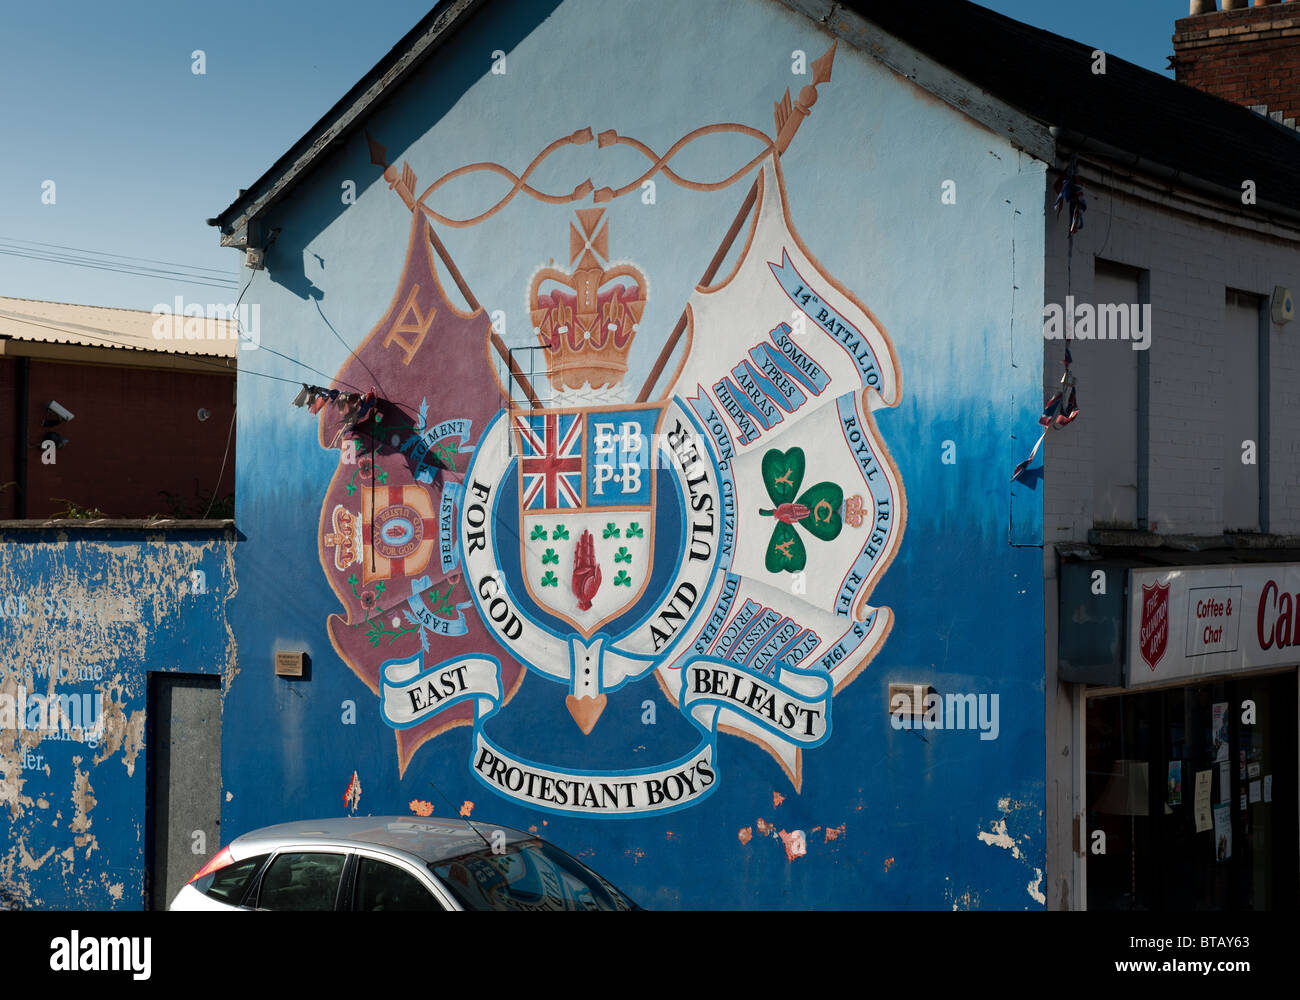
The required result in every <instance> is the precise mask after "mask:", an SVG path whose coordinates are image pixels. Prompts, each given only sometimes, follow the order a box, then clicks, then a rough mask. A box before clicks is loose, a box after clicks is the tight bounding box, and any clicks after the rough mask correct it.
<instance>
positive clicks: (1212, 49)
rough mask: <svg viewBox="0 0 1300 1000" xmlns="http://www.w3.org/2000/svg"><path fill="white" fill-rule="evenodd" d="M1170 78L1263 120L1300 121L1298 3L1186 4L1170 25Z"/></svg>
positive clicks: (1232, 0) (1205, 0) (1199, 0)
mask: <svg viewBox="0 0 1300 1000" xmlns="http://www.w3.org/2000/svg"><path fill="white" fill-rule="evenodd" d="M1169 63H1170V66H1171V67H1173V70H1174V78H1175V79H1176V80H1177V81H1178V82H1179V83H1185V84H1187V85H1188V86H1191V87H1195V88H1196V89H1197V90H1203V91H1205V92H1206V93H1209V94H1215V95H1216V96H1218V97H1222V98H1224V99H1225V100H1229V101H1232V102H1234V103H1235V104H1242V105H1245V106H1246V107H1248V108H1250V109H1252V110H1253V111H1258V112H1259V113H1261V114H1265V115H1268V116H1269V117H1270V118H1272V119H1273V120H1274V121H1279V122H1282V123H1283V124H1284V125H1287V126H1289V127H1291V128H1295V127H1296V122H1297V121H1298V120H1300V0H1287V2H1286V3H1282V2H1281V0H1254V6H1253V7H1248V6H1247V0H1223V10H1216V9H1215V7H1214V0H1191V14H1190V16H1188V17H1184V18H1182V19H1180V20H1178V21H1176V22H1174V55H1173V57H1172V58H1171V59H1170V60H1169Z"/></svg>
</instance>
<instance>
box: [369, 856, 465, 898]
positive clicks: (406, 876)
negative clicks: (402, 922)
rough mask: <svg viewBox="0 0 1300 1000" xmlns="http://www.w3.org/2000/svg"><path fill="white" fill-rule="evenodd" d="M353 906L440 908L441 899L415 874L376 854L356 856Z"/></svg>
mask: <svg viewBox="0 0 1300 1000" xmlns="http://www.w3.org/2000/svg"><path fill="white" fill-rule="evenodd" d="M352 898H353V903H352V908H353V909H355V910H395V911H417V910H441V909H444V907H443V906H442V904H441V903H439V902H438V900H437V899H435V898H434V896H433V894H432V893H431V892H430V891H429V890H428V889H427V888H425V886H424V885H423V884H422V883H421V882H420V880H419V879H418V878H416V877H415V876H414V875H412V874H411V873H410V872H408V871H406V870H405V869H403V868H398V867H397V866H396V865H390V864H388V863H387V862H386V861H380V860H379V859H378V858H367V857H364V856H363V857H359V858H357V875H356V890H355V892H354V894H353V897H352Z"/></svg>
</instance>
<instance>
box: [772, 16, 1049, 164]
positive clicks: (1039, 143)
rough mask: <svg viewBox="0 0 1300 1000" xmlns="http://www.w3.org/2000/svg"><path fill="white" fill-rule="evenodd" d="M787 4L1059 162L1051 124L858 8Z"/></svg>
mask: <svg viewBox="0 0 1300 1000" xmlns="http://www.w3.org/2000/svg"><path fill="white" fill-rule="evenodd" d="M781 3H783V4H784V5H785V6H787V7H789V8H790V9H791V10H793V11H795V12H797V13H799V14H802V15H804V16H805V17H807V18H809V19H810V20H812V21H815V22H817V24H818V25H820V26H821V27H822V28H824V29H825V30H827V31H829V32H830V33H831V34H832V35H834V36H835V37H836V38H842V39H843V40H844V41H845V42H847V43H848V44H849V45H852V46H853V47H854V48H855V49H858V50H859V51H861V52H863V53H865V54H866V55H868V56H870V57H871V58H873V59H875V60H876V61H877V62H880V63H882V64H883V65H885V66H886V67H888V68H889V69H891V70H893V71H894V72H895V73H897V74H898V75H899V76H901V77H903V78H905V79H907V80H910V81H911V82H912V83H914V84H915V85H916V86H918V87H920V88H921V89H922V90H925V91H927V92H928V93H930V94H933V95H934V96H935V97H937V98H939V99H940V100H941V101H943V102H944V103H945V104H947V105H949V106H950V107H951V108H952V109H953V110H954V111H957V112H959V113H961V114H963V115H965V116H966V117H967V118H970V119H971V120H972V121H975V122H977V123H979V124H980V125H983V126H984V127H985V128H987V129H989V130H990V131H992V132H995V133H996V134H998V135H1000V136H1002V137H1003V138H1004V139H1006V141H1007V142H1009V143H1010V144H1011V145H1013V146H1015V147H1016V148H1017V149H1020V150H1023V151H1024V152H1026V153H1028V154H1029V155H1030V156H1032V157H1034V158H1035V159H1037V160H1041V161H1042V162H1044V163H1046V164H1048V165H1049V166H1050V165H1051V164H1052V163H1053V162H1054V160H1055V157H1056V141H1055V139H1054V137H1053V136H1052V134H1051V131H1050V130H1049V129H1048V127H1047V125H1046V124H1044V123H1043V122H1041V121H1039V120H1038V119H1036V118H1034V117H1032V116H1030V115H1027V114H1026V113H1025V112H1023V111H1021V110H1020V109H1019V108H1017V107H1015V106H1013V105H1011V104H1007V103H1006V102H1005V101H1003V100H1001V99H1000V98H997V97H994V96H993V95H992V94H990V93H988V92H987V91H985V90H982V89H981V88H980V87H979V86H977V85H976V84H974V83H972V82H971V81H970V80H968V79H966V78H965V77H964V76H961V75H960V74H958V73H955V72H953V71H952V70H951V69H949V68H948V67H946V66H944V65H943V64H942V63H940V62H938V61H936V60H934V59H931V58H930V57H929V56H927V55H925V54H924V53H922V52H921V51H920V50H918V49H915V48H913V47H912V46H910V45H908V44H907V43H906V42H904V41H902V40H901V39H899V38H897V37H896V36H894V35H892V34H890V33H889V32H888V31H886V30H885V29H884V28H881V27H879V26H878V25H876V24H875V23H874V22H872V21H870V20H868V19H867V18H865V17H863V16H862V15H861V14H858V13H857V12H856V11H853V10H850V9H849V8H847V7H845V6H844V5H843V4H842V3H836V2H834V0H781Z"/></svg>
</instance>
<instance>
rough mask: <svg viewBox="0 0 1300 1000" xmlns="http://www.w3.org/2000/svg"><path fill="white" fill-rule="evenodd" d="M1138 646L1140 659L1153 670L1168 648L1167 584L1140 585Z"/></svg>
mask: <svg viewBox="0 0 1300 1000" xmlns="http://www.w3.org/2000/svg"><path fill="white" fill-rule="evenodd" d="M1140 628H1141V633H1140V634H1139V636H1138V646H1139V648H1140V649H1141V651H1142V659H1144V660H1146V661H1147V666H1148V667H1150V668H1151V669H1152V670H1155V668H1156V664H1158V663H1159V662H1160V660H1161V659H1162V658H1163V657H1164V655H1165V650H1166V649H1168V648H1169V584H1167V583H1163V584H1162V583H1155V584H1151V585H1149V586H1148V585H1147V584H1143V585H1142V624H1141V626H1140Z"/></svg>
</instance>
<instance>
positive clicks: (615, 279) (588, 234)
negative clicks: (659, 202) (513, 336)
mask: <svg viewBox="0 0 1300 1000" xmlns="http://www.w3.org/2000/svg"><path fill="white" fill-rule="evenodd" d="M604 214H605V210H604V209H603V208H580V209H578V210H577V216H578V223H579V225H580V226H581V227H582V228H581V229H579V228H578V226H575V225H574V224H573V223H572V222H571V223H569V264H570V265H571V266H573V270H572V272H565V271H561V270H560V269H559V268H556V267H543V268H541V269H540V270H539V271H538V272H537V273H536V274H534V275H533V280H532V282H531V283H530V284H529V286H528V305H529V312H530V315H531V317H532V323H533V329H534V331H535V332H536V333H537V340H538V343H540V344H541V345H542V347H544V348H545V349H546V352H547V353H546V359H547V363H546V372H547V376H548V377H549V379H550V382H551V388H552V389H554V390H555V391H556V392H562V391H564V390H565V389H579V388H581V387H582V386H583V384H584V383H585V384H587V385H590V386H591V388H593V389H600V388H604V387H606V386H613V385H618V383H620V382H622V381H623V376H624V375H626V374H627V356H628V352H629V351H631V349H632V338H633V337H635V336H636V331H637V324H638V323H640V322H641V313H642V312H643V311H644V310H645V303H646V294H647V293H646V279H645V276H644V275H643V274H642V273H641V272H640V271H639V270H638V269H637V268H636V267H634V266H633V265H631V264H627V263H620V264H615V265H614V266H612V267H610V266H607V262H608V258H609V223H608V222H605V221H603V216H604ZM574 261H577V264H576V266H574ZM602 261H604V262H606V263H602Z"/></svg>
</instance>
